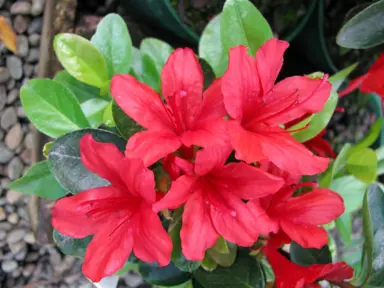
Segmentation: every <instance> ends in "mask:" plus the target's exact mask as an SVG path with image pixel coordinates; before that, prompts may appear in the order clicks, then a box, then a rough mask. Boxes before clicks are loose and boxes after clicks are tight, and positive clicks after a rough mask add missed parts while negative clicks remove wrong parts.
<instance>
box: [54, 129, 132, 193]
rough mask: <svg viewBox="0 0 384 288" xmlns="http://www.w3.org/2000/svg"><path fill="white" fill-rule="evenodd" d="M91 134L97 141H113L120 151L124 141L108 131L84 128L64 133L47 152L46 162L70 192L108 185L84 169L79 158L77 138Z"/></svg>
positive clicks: (123, 148)
mask: <svg viewBox="0 0 384 288" xmlns="http://www.w3.org/2000/svg"><path fill="white" fill-rule="evenodd" d="M85 134H91V135H92V136H93V138H94V139H95V140H96V141H98V142H104V143H113V144H115V145H116V146H117V147H118V148H119V149H120V150H121V151H124V150H125V141H124V140H123V139H122V138H120V137H119V136H117V135H116V134H113V133H111V132H108V131H104V130H96V129H84V130H79V131H75V132H72V133H69V134H66V135H64V136H62V137H60V138H59V139H57V140H56V141H55V142H53V144H52V146H51V149H50V151H49V153H48V163H49V166H50V168H51V171H52V172H53V174H54V175H55V177H56V179H57V180H58V181H59V183H60V184H61V185H62V186H63V187H64V188H65V189H67V190H68V191H70V192H71V193H74V194H76V193H78V192H81V191H84V190H87V189H90V188H95V187H101V186H108V185H109V182H108V181H107V180H105V179H102V178H100V177H99V176H97V175H96V174H94V173H92V172H90V171H89V170H88V169H86V168H85V167H84V166H83V164H82V162H81V160H80V151H79V140H80V139H81V138H82V137H83V136H84V135H85Z"/></svg>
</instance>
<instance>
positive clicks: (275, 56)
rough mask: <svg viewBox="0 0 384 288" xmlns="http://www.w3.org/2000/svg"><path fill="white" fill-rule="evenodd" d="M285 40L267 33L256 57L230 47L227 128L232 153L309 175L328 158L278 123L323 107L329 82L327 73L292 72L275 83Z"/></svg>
mask: <svg viewBox="0 0 384 288" xmlns="http://www.w3.org/2000/svg"><path fill="white" fill-rule="evenodd" d="M288 45H289V44H288V43H287V42H285V41H280V40H277V39H270V40H269V41H267V42H266V43H264V45H263V46H262V47H261V48H260V49H259V50H258V51H257V54H256V59H255V58H254V57H252V56H249V55H248V54H247V48H246V47H245V46H239V47H235V48H232V49H231V50H230V53H229V66H228V70H227V71H226V72H225V74H224V76H223V78H222V92H223V95H224V104H225V108H226V109H227V111H228V113H229V115H230V116H231V117H232V120H230V121H229V122H228V132H229V134H230V137H231V142H232V145H233V147H234V149H235V150H236V158H238V159H240V160H244V161H246V162H247V163H252V162H255V161H259V160H262V159H268V160H270V161H271V162H273V163H274V164H275V165H277V166H278V167H279V168H281V169H283V170H286V171H290V173H292V174H296V175H313V174H316V173H319V172H322V171H324V170H325V169H326V168H327V166H328V162H329V160H328V159H325V158H320V157H317V156H315V155H313V154H312V153H311V152H310V151H309V150H308V149H306V148H305V147H304V146H303V145H302V144H300V143H298V142H297V141H296V140H295V139H294V138H293V137H292V136H291V135H290V134H289V132H287V131H285V130H284V129H283V128H281V127H280V126H279V125H281V124H284V123H288V122H290V121H292V120H294V119H297V118H300V117H302V116H303V115H305V114H307V113H310V114H312V113H316V112H319V111H321V110H322V108H323V106H324V103H325V102H326V101H327V99H328V98H329V95H330V92H331V84H330V83H329V82H328V81H327V77H326V76H324V78H323V79H311V78H310V77H299V76H294V77H289V78H286V79H284V80H283V81H280V82H279V83H277V84H276V85H274V82H275V80H276V78H277V75H278V73H279V71H280V69H281V67H282V64H283V54H284V51H285V50H286V49H287V48H288Z"/></svg>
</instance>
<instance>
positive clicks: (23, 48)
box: [17, 35, 29, 57]
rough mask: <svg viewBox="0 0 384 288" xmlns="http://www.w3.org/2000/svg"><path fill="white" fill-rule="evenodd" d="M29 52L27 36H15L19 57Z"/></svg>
mask: <svg viewBox="0 0 384 288" xmlns="http://www.w3.org/2000/svg"><path fill="white" fill-rule="evenodd" d="M28 52H29V42H28V38H27V36H24V35H20V36H18V37H17V54H18V55H19V56H20V57H26V56H27V55H28Z"/></svg>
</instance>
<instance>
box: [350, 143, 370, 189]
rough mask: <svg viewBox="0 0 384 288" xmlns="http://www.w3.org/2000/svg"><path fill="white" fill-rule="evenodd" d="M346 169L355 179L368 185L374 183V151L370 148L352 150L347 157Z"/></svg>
mask: <svg viewBox="0 0 384 288" xmlns="http://www.w3.org/2000/svg"><path fill="white" fill-rule="evenodd" d="M352 149H353V148H352ZM346 168H347V170H348V172H349V173H351V174H352V175H353V176H355V177H356V178H357V179H359V180H361V181H363V182H365V183H368V184H369V183H372V182H374V181H375V180H376V177H377V156H376V153H375V151H373V150H372V149H370V148H363V149H360V150H354V151H353V153H350V154H349V156H348V159H347V165H346Z"/></svg>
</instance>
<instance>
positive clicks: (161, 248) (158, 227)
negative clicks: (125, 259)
mask: <svg viewBox="0 0 384 288" xmlns="http://www.w3.org/2000/svg"><path fill="white" fill-rule="evenodd" d="M132 224H133V225H135V229H134V232H133V237H134V244H133V252H134V253H135V255H136V256H137V257H138V258H139V259H141V260H143V261H144V262H157V263H158V264H159V266H166V265H168V264H169V262H170V261H171V252H172V241H171V238H170V237H169V235H168V233H167V232H166V231H165V230H164V228H163V225H162V224H161V221H160V218H159V216H158V215H157V214H156V213H154V212H153V211H152V210H151V207H150V206H149V205H147V204H142V207H141V209H140V213H139V214H138V215H136V218H135V222H134V223H132Z"/></svg>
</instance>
